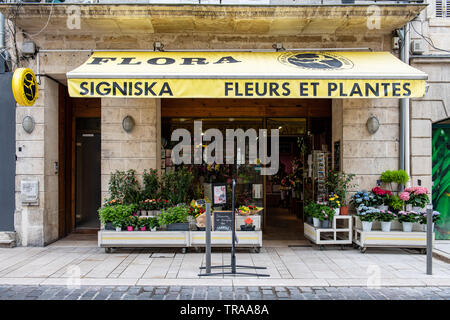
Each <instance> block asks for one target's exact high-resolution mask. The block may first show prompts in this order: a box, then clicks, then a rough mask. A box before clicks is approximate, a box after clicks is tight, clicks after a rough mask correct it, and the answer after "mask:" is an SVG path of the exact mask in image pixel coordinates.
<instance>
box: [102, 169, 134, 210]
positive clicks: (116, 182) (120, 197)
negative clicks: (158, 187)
mask: <svg viewBox="0 0 450 320" xmlns="http://www.w3.org/2000/svg"><path fill="white" fill-rule="evenodd" d="M109 194H110V201H112V200H117V201H118V202H120V203H123V204H133V203H139V201H140V200H141V192H140V185H139V182H138V181H137V179H136V171H135V170H133V169H130V170H128V171H126V172H125V171H118V170H116V172H114V173H111V175H110V178H109Z"/></svg>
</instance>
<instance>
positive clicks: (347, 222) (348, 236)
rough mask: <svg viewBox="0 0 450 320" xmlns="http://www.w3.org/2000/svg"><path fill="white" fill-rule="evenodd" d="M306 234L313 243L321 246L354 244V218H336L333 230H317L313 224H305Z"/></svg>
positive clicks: (334, 218) (332, 226)
mask: <svg viewBox="0 0 450 320" xmlns="http://www.w3.org/2000/svg"><path fill="white" fill-rule="evenodd" d="M303 225H304V229H303V230H304V234H305V237H306V238H307V239H309V240H310V241H311V242H312V243H314V244H317V245H319V248H320V249H322V248H323V245H330V244H332V245H341V248H343V245H345V244H352V216H347V215H345V216H341V215H339V216H334V217H333V223H332V225H331V228H315V227H314V226H313V225H312V224H309V223H306V222H305V223H304V224H303Z"/></svg>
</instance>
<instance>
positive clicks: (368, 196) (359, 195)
mask: <svg viewBox="0 0 450 320" xmlns="http://www.w3.org/2000/svg"><path fill="white" fill-rule="evenodd" d="M374 198H375V196H374V194H373V193H372V192H370V191H367V190H361V191H357V192H356V193H355V194H354V195H353V197H352V200H350V203H351V204H352V205H353V206H354V207H355V209H356V213H357V214H358V210H359V208H360V206H361V205H363V206H364V207H373V205H374Z"/></svg>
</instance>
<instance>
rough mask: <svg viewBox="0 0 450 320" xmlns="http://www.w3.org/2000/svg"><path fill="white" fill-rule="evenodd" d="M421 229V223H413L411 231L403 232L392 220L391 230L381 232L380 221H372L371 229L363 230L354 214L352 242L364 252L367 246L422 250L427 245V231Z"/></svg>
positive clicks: (397, 223)
mask: <svg viewBox="0 0 450 320" xmlns="http://www.w3.org/2000/svg"><path fill="white" fill-rule="evenodd" d="M421 229H422V227H421V225H420V224H418V223H417V224H414V226H413V231H412V232H404V231H403V230H402V226H401V223H400V222H398V221H393V222H392V225H391V231H389V232H383V231H381V228H380V223H379V222H376V221H374V222H373V224H372V230H371V231H363V230H362V226H361V221H360V219H359V217H358V216H355V217H354V227H353V230H354V232H353V243H354V246H355V247H356V248H359V250H360V251H361V252H362V253H364V252H366V249H367V248H416V249H422V252H424V251H425V250H426V247H427V233H426V232H424V231H422V230H421ZM433 243H434V232H433Z"/></svg>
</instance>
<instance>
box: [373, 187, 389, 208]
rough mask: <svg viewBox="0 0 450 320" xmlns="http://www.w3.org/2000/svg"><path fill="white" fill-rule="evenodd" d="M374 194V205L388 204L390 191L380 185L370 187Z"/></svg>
mask: <svg viewBox="0 0 450 320" xmlns="http://www.w3.org/2000/svg"><path fill="white" fill-rule="evenodd" d="M372 193H373V195H374V198H373V203H374V205H376V206H382V205H389V196H392V192H391V191H389V190H384V189H381V188H380V187H375V188H373V189H372Z"/></svg>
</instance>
